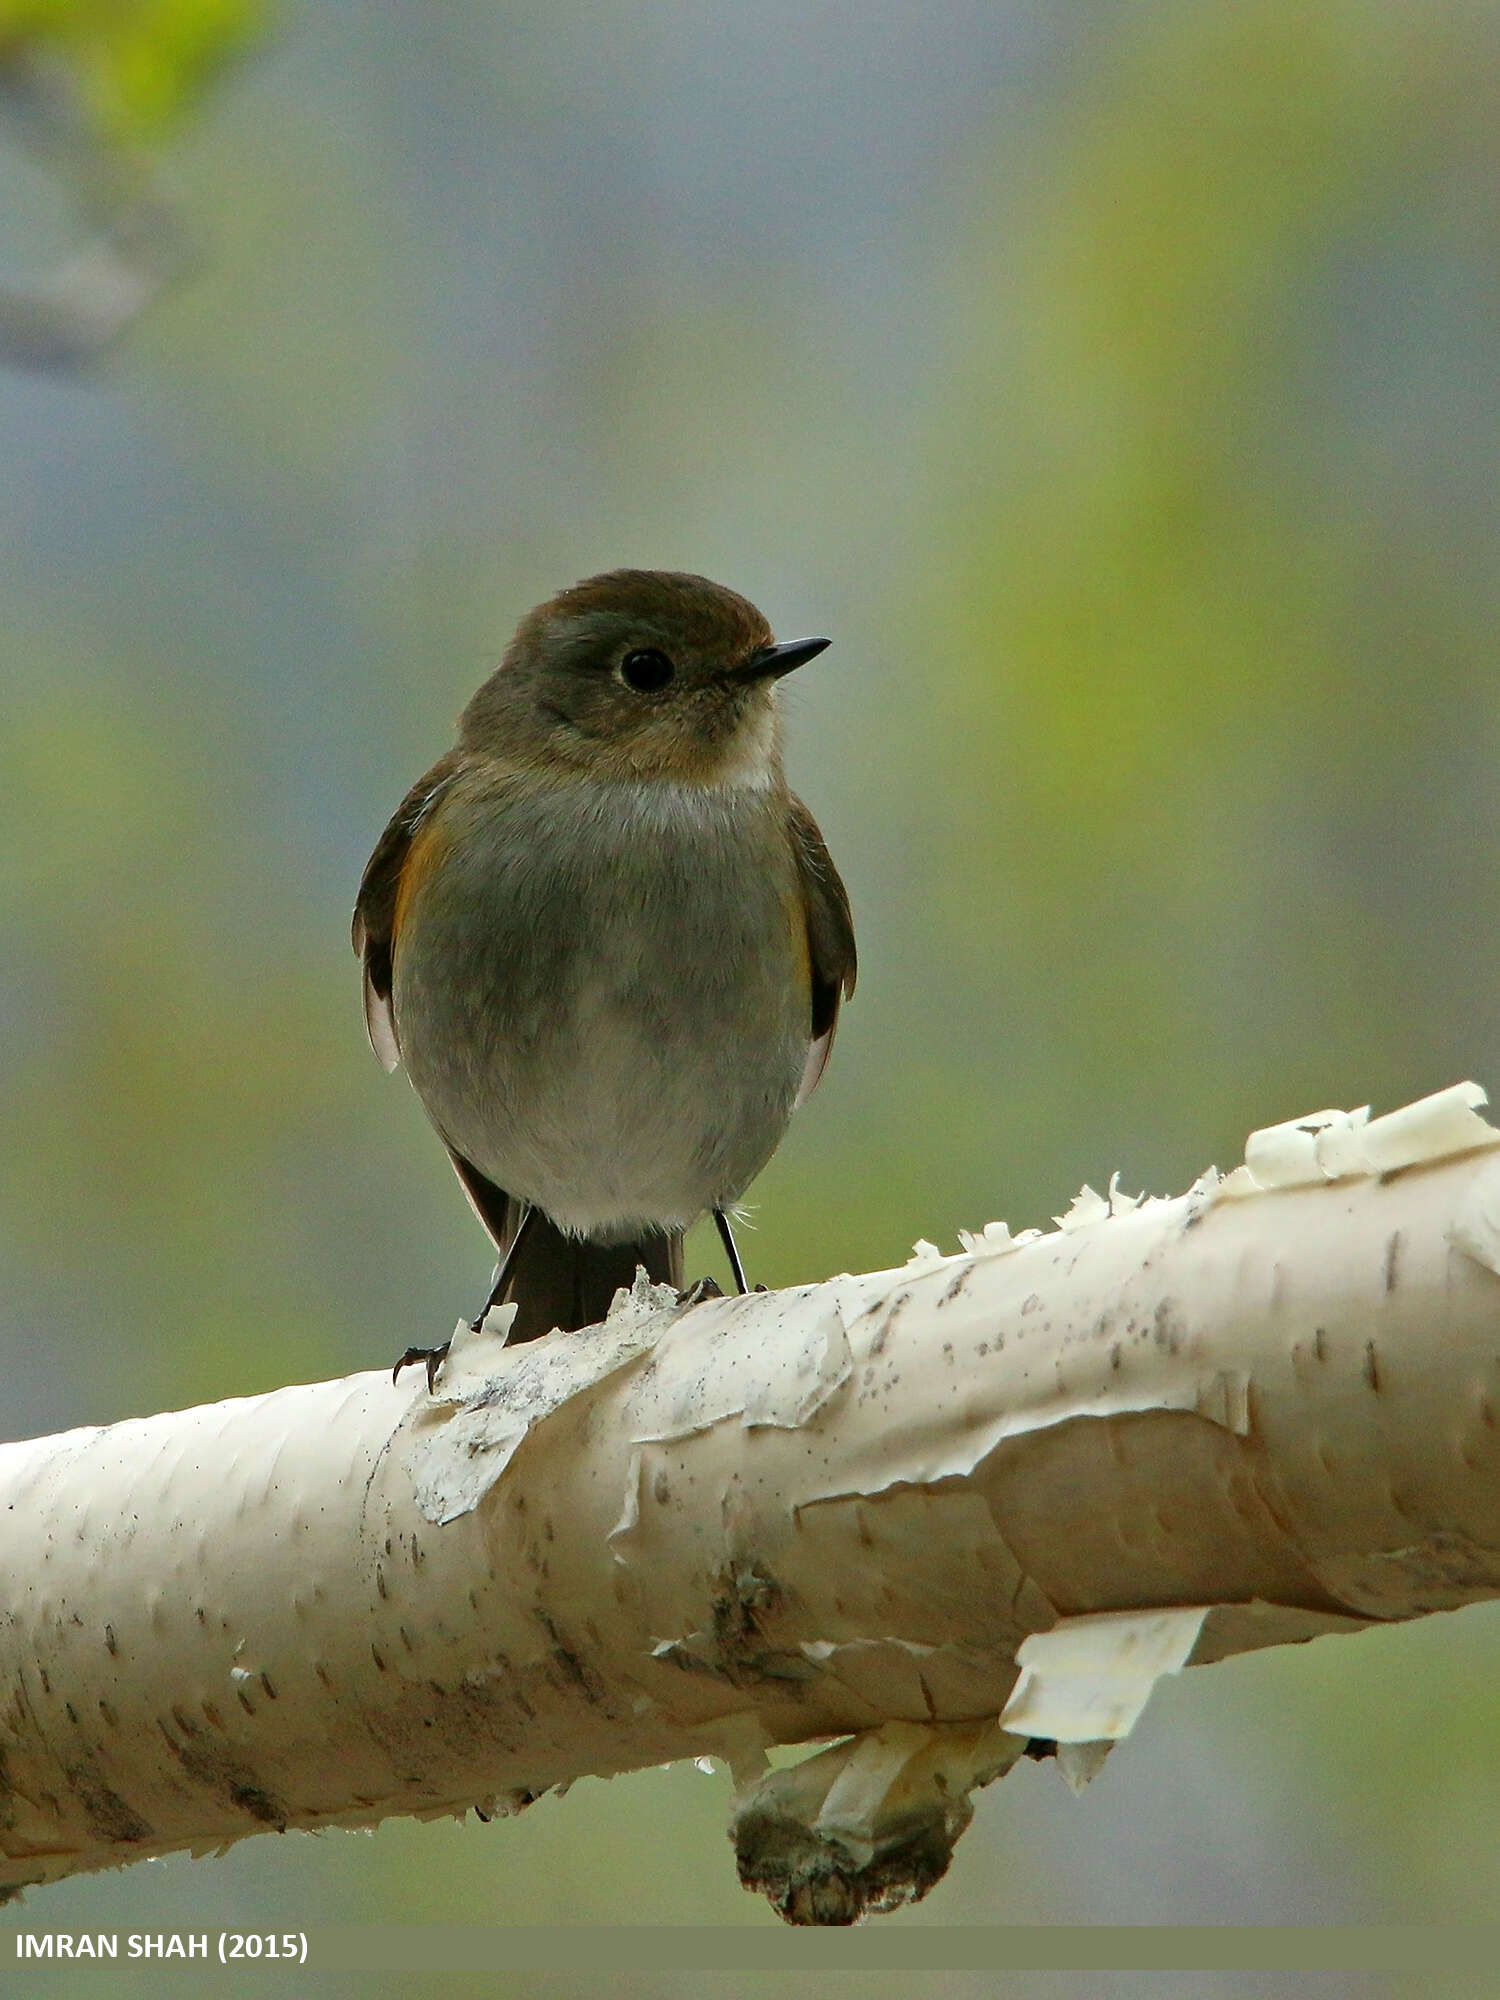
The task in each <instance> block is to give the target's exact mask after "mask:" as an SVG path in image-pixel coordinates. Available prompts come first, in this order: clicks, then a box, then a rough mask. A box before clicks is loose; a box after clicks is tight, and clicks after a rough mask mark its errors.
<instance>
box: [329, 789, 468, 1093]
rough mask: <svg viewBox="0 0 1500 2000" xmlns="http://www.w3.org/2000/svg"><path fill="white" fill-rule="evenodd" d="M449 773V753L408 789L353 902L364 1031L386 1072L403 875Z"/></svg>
mask: <svg viewBox="0 0 1500 2000" xmlns="http://www.w3.org/2000/svg"><path fill="white" fill-rule="evenodd" d="M453 774H454V759H453V756H452V754H451V753H450V754H449V755H448V756H447V757H443V758H441V759H440V760H439V761H438V762H437V763H436V764H434V765H433V767H432V769H431V770H430V771H429V772H428V773H427V774H426V776H425V777H422V778H419V779H418V780H417V782H416V783H415V784H414V785H413V786H412V788H411V790H410V791H409V792H408V793H407V795H406V797H405V798H404V799H403V800H402V801H401V803H400V805H399V806H397V808H396V810H395V812H394V813H393V814H392V815H391V820H390V824H389V825H388V826H387V827H386V830H385V832H384V833H383V834H381V836H380V838H379V840H378V841H377V842H376V843H375V852H374V853H373V854H372V855H371V856H370V859H369V861H368V863H367V864H366V866H365V872H364V878H363V880H362V881H361V882H360V885H359V895H358V896H357V897H356V898H355V903H354V924H353V928H352V931H351V939H352V942H353V945H354V949H355V951H356V952H357V953H358V955H359V957H360V959H361V960H362V961H363V964H364V975H365V978H364V984H365V1028H366V1030H367V1032H368V1034H369V1037H370V1047H371V1048H372V1049H373V1050H374V1051H375V1053H376V1055H377V1056H378V1057H379V1058H380V1061H381V1063H382V1064H383V1065H384V1066H385V1068H386V1069H388V1070H391V1069H395V1068H396V1066H397V1065H398V1064H399V1063H400V1061H401V1045H400V1043H399V1042H398V1041H397V1039H396V1016H395V1011H394V1009H393V1008H392V1005H391V954H392V952H393V950H394V948H395V943H396V918H397V904H398V902H399V900H400V893H401V875H402V870H403V869H404V868H405V866H406V862H407V858H408V856H409V855H410V853H411V845H412V841H413V839H414V838H415V837H416V835H417V833H418V831H419V830H420V829H421V827H422V825H423V824H424V822H425V821H426V820H427V819H428V817H429V815H430V814H431V813H432V811H433V809H434V807H436V805H437V804H438V801H439V800H440V799H441V798H442V796H443V794H444V792H445V791H446V790H447V789H448V786H449V784H450V783H451V782H452V779H453Z"/></svg>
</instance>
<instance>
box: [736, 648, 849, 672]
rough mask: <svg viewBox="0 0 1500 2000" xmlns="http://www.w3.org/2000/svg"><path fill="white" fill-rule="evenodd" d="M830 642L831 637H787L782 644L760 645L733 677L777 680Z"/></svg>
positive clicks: (814, 656) (813, 658)
mask: <svg viewBox="0 0 1500 2000" xmlns="http://www.w3.org/2000/svg"><path fill="white" fill-rule="evenodd" d="M832 644H833V641H832V640H831V639H788V640H787V642H786V644H785V645H784V646H762V647H761V649H760V651H759V652H758V653H752V654H751V655H750V657H749V659H748V660H746V662H745V664H744V666H742V667H741V668H740V670H739V672H738V673H737V674H736V675H735V679H736V680H742V681H779V680H780V679H781V676H782V675H783V674H789V673H791V671H792V669H793V668H794V667H803V666H806V664H807V662H808V661H809V660H815V659H816V658H817V657H818V655H819V653H821V652H822V651H823V649H824V648H825V647H826V646H831V645H832Z"/></svg>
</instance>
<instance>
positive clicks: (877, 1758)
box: [0, 1086, 1500, 1921]
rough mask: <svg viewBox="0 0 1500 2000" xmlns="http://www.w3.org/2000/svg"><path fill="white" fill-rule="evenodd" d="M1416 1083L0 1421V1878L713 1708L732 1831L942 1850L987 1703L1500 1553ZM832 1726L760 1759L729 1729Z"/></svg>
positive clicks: (505, 1802) (543, 1767) (1122, 1702)
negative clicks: (938, 1243)
mask: <svg viewBox="0 0 1500 2000" xmlns="http://www.w3.org/2000/svg"><path fill="white" fill-rule="evenodd" d="M1481 1102H1483V1094H1482V1093H1481V1092H1479V1091H1477V1090H1476V1089H1475V1088H1474V1087H1473V1086H1459V1087H1457V1088H1456V1089H1455V1090H1454V1091H1450V1092H1444V1093H1441V1094H1440V1095H1439V1096H1438V1097H1437V1098H1433V1099H1428V1100H1425V1101H1424V1103H1423V1104H1421V1105H1418V1106H1413V1107H1408V1108H1407V1110H1406V1111H1403V1112H1399V1113H1396V1114H1393V1115H1392V1116H1391V1117H1389V1118H1385V1119H1378V1120H1376V1121H1374V1122H1373V1123H1366V1122H1364V1121H1365V1116H1366V1114H1364V1113H1357V1114H1352V1115H1350V1114H1323V1115H1322V1117H1321V1119H1320V1120H1316V1119H1315V1120H1311V1121H1302V1122H1301V1123H1299V1124H1294V1125H1292V1126H1284V1127H1278V1128H1275V1129H1274V1130H1272V1131H1271V1132H1268V1133H1260V1134H1256V1135H1253V1137H1252V1141H1251V1143H1250V1145H1249V1147H1248V1148H1247V1159H1248V1164H1247V1167H1246V1168H1242V1169H1240V1170H1238V1171H1237V1173H1236V1174H1234V1175H1231V1176H1230V1177H1229V1179H1228V1180H1219V1179H1218V1177H1217V1176H1213V1175H1206V1176H1205V1177H1204V1178H1203V1179H1202V1180H1201V1181H1200V1182H1199V1183H1197V1185H1196V1186H1195V1187H1194V1188H1193V1189H1191V1190H1190V1191H1189V1193H1187V1194H1186V1195H1184V1196H1182V1197H1180V1198H1178V1199H1176V1200H1172V1201H1158V1200H1149V1201H1146V1202H1144V1203H1140V1204H1139V1205H1137V1204H1134V1203H1132V1202H1130V1201H1128V1200H1125V1199H1122V1198H1121V1197H1119V1196H1118V1195H1115V1194H1113V1193H1112V1196H1111V1198H1110V1199H1109V1200H1106V1199H1104V1198H1102V1197H1099V1196H1095V1195H1092V1194H1090V1193H1089V1192H1088V1191H1087V1190H1085V1192H1084V1194H1083V1195H1082V1196H1080V1197H1079V1199H1078V1201H1077V1202H1075V1204H1074V1207H1073V1209H1072V1211H1071V1212H1070V1214H1069V1215H1068V1217H1066V1218H1065V1219H1064V1220H1063V1222H1062V1225H1061V1226H1060V1227H1059V1228H1058V1229H1057V1230H1056V1231H1054V1232H1053V1233H1050V1234H1048V1235H1045V1236H1042V1235H1037V1234H1035V1232H1033V1233H1031V1235H1030V1236H1029V1237H1024V1238H1021V1239H1019V1240H1018V1241H1013V1240H1012V1239H1011V1238H1010V1237H1009V1236H1008V1235H1007V1234H1006V1232H1005V1231H1004V1228H1003V1226H1002V1225H992V1226H991V1228H990V1229H989V1230H987V1231H985V1232H984V1234H983V1235H982V1236H979V1237H977V1238H968V1239H966V1248H965V1251H964V1253H963V1254H961V1255H958V1256H954V1257H942V1256H940V1255H939V1254H938V1253H937V1252H935V1251H933V1250H932V1249H931V1247H930V1246H927V1245H919V1246H918V1252H917V1255H916V1256H915V1257H914V1258H913V1260H912V1262H911V1263H910V1264H908V1265H907V1266H905V1267H904V1268H902V1269H900V1270H896V1271H885V1272H876V1273H873V1274H868V1275H865V1276H860V1277H844V1278H836V1279H833V1280H831V1281H830V1282H828V1283H826V1284H823V1285H817V1286H812V1287H808V1288H805V1289H800V1290H792V1291H785V1292H780V1293H770V1294H764V1295H752V1296H750V1297H748V1298H743V1299H728V1300H723V1301H715V1302H710V1303H707V1304H703V1305H700V1306H697V1307H694V1308H690V1309H688V1310H685V1311H683V1310H678V1309H676V1307H675V1304H674V1302H673V1301H672V1296H671V1294H661V1293H653V1292H651V1291H650V1290H649V1288H646V1287H644V1285H642V1286H640V1287H638V1290H637V1294H636V1295H635V1296H634V1297H632V1298H629V1299H626V1300H623V1301H622V1302H620V1303H617V1307H616V1310H615V1312H614V1313H613V1314H612V1315H611V1317H610V1319H609V1321H608V1322H607V1323H606V1324H605V1326H604V1327H603V1328H602V1329H591V1330H589V1331H587V1332H584V1333H580V1334H557V1335H553V1336H551V1337H549V1338H548V1339H546V1340H544V1341H541V1342H536V1343H531V1344H528V1345H526V1346H524V1347H521V1348H518V1349H515V1350H506V1349H504V1348H503V1347H502V1346H501V1344H500V1342H499V1341H498V1340H497V1339H496V1338H495V1337H494V1335H493V1334H491V1333H488V1332H487V1333H485V1334H483V1335H481V1336H479V1337H477V1338H474V1337H469V1338H467V1339H461V1340H460V1341H459V1342H458V1343H457V1344H456V1345H455V1348H454V1353H453V1356H452V1358H451V1359H450V1362H449V1363H448V1365H447V1366H446V1367H445V1369H444V1370H443V1372H442V1374H441V1375H440V1376H439V1378H438V1384H437V1393H436V1395H435V1396H432V1397H429V1395H428V1393H427V1389H426V1385H425V1382H424V1381H422V1380H421V1371H420V1370H413V1371H411V1372H409V1373H408V1374H406V1375H404V1376H403V1377H402V1380H401V1384H400V1386H399V1387H397V1386H393V1385H392V1383H391V1380H390V1377H389V1375H388V1374H385V1373H380V1374H364V1375H357V1376H353V1377H350V1378H349V1379H347V1380H345V1381H339V1382H328V1383H314V1384H310V1385H306V1386H302V1387H297V1388H288V1389H283V1390H279V1391H276V1392H275V1393H274V1394H271V1395H267V1396H260V1397H255V1398H250V1399H247V1400H243V1401H236V1402H228V1403H220V1404H215V1405H213V1406H210V1407H208V1408H204V1409H197V1410H187V1411H182V1412H177V1413H174V1414H171V1415H165V1416H160V1417H153V1418H150V1419H147V1420H144V1421H132V1422H127V1423H121V1424H116V1425H113V1426H111V1427H109V1428H107V1429H102V1430H80V1431H73V1432H70V1433H68V1434H66V1435H65V1436H62V1437H56V1438H46V1439H38V1440H34V1441H31V1442H27V1443H21V1444H12V1445H7V1446H3V1447H0V1521H3V1522H4V1523H5V1529H4V1547H5V1562H4V1565H3V1575H0V1688H3V1709H0V1889H3V1888H9V1889H12V1890H14V1889H16V1888H19V1887H22V1886H24V1885H27V1884H31V1883H39V1882H46V1881H50V1880H53V1879H56V1878H58V1877H61V1876H64V1875H67V1874H69V1873H72V1872H75V1871H78V1870H83V1869H90V1868H99V1867H105V1866H110V1865H115V1864H118V1863H121V1862H124V1861H129V1860H134V1859H137V1858H141V1857H144V1856H146V1855H153V1854H162V1853H166V1852H169V1851H172V1850H174V1849H180V1848H189V1849H193V1850H195V1851H201V1850H204V1849H209V1848H214V1847H218V1846H221V1845H224V1844H226V1843H228V1842H231V1841H233V1840H236V1839H238V1838H240V1837H241V1836H243V1835H245V1834H248V1833H253V1832H256V1831H261V1830H265V1829H267V1828H275V1827H319V1826H329V1825H338V1826H355V1825H367V1824H370V1823H372V1822H374V1821H377V1820H379V1819H381V1818H383V1817H385V1816H387V1815H389V1814H393V1813H415V1814H419V1815H424V1816H430V1815H436V1814H447V1813H463V1812H464V1811H465V1810H467V1809H469V1808H471V1807H473V1808H478V1809H480V1810H482V1811H485V1812H495V1811H502V1812H504V1811H512V1810H516V1809H518V1808H519V1807H521V1806H523V1805H525V1804H526V1803H528V1802H529V1801H530V1800H531V1799H533V1798H534V1797H536V1796H537V1795H538V1794H539V1793H541V1792H543V1791H545V1790H546V1789H547V1788H548V1787H550V1786H554V1785H557V1784H561V1783H565V1782H567V1781H568V1780H570V1779H574V1778H577V1777H579V1776H580V1775H582V1774H584V1773H601V1774H602V1773H610V1772H615V1771H624V1770H629V1769H631V1768H635V1767H638V1766H643V1765H648V1764H655V1763H661V1762H664V1761H667V1760H670V1759H673V1758H680V1757H687V1756H701V1755H704V1754H706V1753H713V1754H718V1755H721V1756H723V1757H726V1758H727V1759H729V1760H730V1762H731V1765H732V1767H733V1769H734V1771H735V1775H736V1780H737V1783H738V1785H739V1788H740V1789H739V1796H738V1807H737V1813H738V1820H737V1838H738V1843H739V1849H740V1861H741V1870H742V1873H743V1874H744V1876H745V1878H746V1880H747V1881H749V1882H750V1883H752V1884H753V1885H755V1886H758V1887H761V1888H763V1889H765V1890H766V1891H767V1893H769V1894H770V1895H771V1896H772V1897H773V1900H775V1901H776V1902H777V1904H778V1906H779V1907H781V1908H782V1909H783V1912H784V1913H785V1914H787V1915H789V1916H791V1917H793V1918H794V1919H796V1920H800V1921H844V1920H847V1919H848V1918H849V1917H851V1916H854V1915H856V1914H858V1913H859V1912H860V1911H861V1910H862V1909H863V1908H866V1907H875V1908H880V1907H886V1906H889V1905H890V1904H892V1903H894V1902H897V1901H900V1900H903V1899H904V1898H907V1897H910V1896H912V1895H916V1894H921V1893H923V1891H924V1890H925V1889H926V1888H927V1887H928V1886H929V1885H930V1883H931V1882H932V1881H933V1880H935V1879H936V1877H937V1876H938V1875H939V1874H941V1872H942V1869H943V1867H944V1866H945V1865H946V1862H947V1857H948V1854H949V1851H950V1849H951V1846H952V1842H953V1840H954V1839H955V1838H956V1837H957V1834H958V1833H959V1832H960V1831H961V1830H962V1827H963V1825H964V1823H965V1822H966V1820H967V1818H968V1815H969V1804H968V1794H969V1792H970V1791H971V1790H972V1788H973V1787H974V1786H975V1785H976V1784H978V1783H982V1782H985V1781H987V1780H988V1779H989V1778H991V1777H994V1776H996V1775H998V1774H999V1773H1000V1772H1001V1771H1002V1770H1004V1769H1005V1768H1006V1767H1007V1766H1008V1765H1009V1764H1010V1763H1011V1762H1013V1761H1014V1759H1015V1758H1016V1756H1018V1755H1019V1754H1020V1753H1021V1751H1022V1750H1023V1748H1024V1747H1025V1746H1026V1745H1027V1743H1028V1740H1031V1741H1032V1742H1033V1747H1037V1745H1036V1740H1037V1739H1041V1740H1042V1741H1043V1742H1044V1743H1048V1744H1050V1743H1056V1744H1057V1745H1058V1746H1059V1756H1060V1759H1061V1761H1062V1764H1063V1767H1064V1771H1065V1775H1069V1776H1070V1777H1072V1778H1073V1779H1074V1781H1075V1782H1082V1780H1083V1779H1084V1778H1085V1777H1086V1776H1087V1775H1089V1773H1090V1772H1091V1770H1092V1769H1093V1768H1094V1767H1095V1766H1096V1764H1097V1762H1098V1761H1099V1758H1100V1756H1101V1755H1102V1748H1101V1747H1100V1746H1107V1744H1108V1743H1109V1742H1110V1741H1112V1740H1114V1739H1116V1738H1117V1737H1119V1736H1121V1735H1123V1734H1124V1733H1125V1732H1126V1731H1127V1730H1128V1729H1129V1727H1130V1726H1131V1724H1132V1723H1133V1721H1134V1719H1135V1717H1136V1716H1137V1715H1138V1714H1139V1712H1140V1709H1141V1707H1142V1705H1143V1704H1144V1702H1145V1699H1146V1697H1147V1695H1148V1694H1149V1692H1150V1689H1151V1687H1152V1685H1153V1683H1154V1681H1155V1680H1156V1679H1157V1678H1158V1677H1159V1676H1160V1675H1161V1674H1162V1673H1164V1672H1170V1671H1174V1670H1175V1669H1176V1668H1178V1667H1180V1666H1182V1665H1185V1664H1190V1663H1207V1662H1209V1661H1212V1660H1215V1659H1219V1658H1222V1657H1224V1656H1225V1655H1227V1654H1230V1653H1234V1652H1238V1651H1241V1650H1244V1649H1246V1648H1248V1647H1254V1646H1261V1645H1267V1644H1275V1643H1282V1642H1285V1641H1290V1640H1298V1639H1304V1638H1308V1637H1311V1636H1313V1635H1315V1634H1318V1633H1322V1632H1330V1631H1341V1630H1344V1631H1352V1630H1358V1629H1360V1628H1361V1627H1363V1626H1366V1625H1368V1624H1371V1623H1376V1622H1380V1621H1384V1620H1389V1619H1398V1618H1410V1617H1415V1616H1418V1615H1420V1614H1423V1613H1426V1612H1432V1611H1438V1610H1443V1609H1446V1608H1449V1607H1452V1606H1457V1605H1461V1604H1466V1603H1470V1602H1473V1601H1475V1600H1477V1599H1480V1598H1486V1597H1491V1596H1494V1595H1496V1594H1497V1592H1500V1153H1497V1152H1496V1150H1495V1148H1496V1147H1497V1145H1500V1134H1497V1133H1496V1132H1494V1131H1493V1130H1492V1129H1491V1128H1490V1127H1489V1126H1488V1125H1486V1124H1485V1123H1484V1122H1483V1120H1481V1119H1480V1118H1479V1117H1478V1116H1477V1115H1476V1114H1475V1112H1474V1110H1473V1108H1472V1107H1473V1106H1474V1105H1475V1104H1476V1103H1481ZM833 1737H847V1738H848V1739H849V1740H848V1741H846V1742H843V1743H840V1744H838V1745H837V1746H836V1747H835V1748H833V1749H831V1750H826V1751H824V1752H823V1753H822V1754H821V1755H819V1756H816V1757H814V1758H812V1759H811V1760H810V1761H808V1762H804V1763H802V1764H800V1765H798V1766H796V1767H795V1768H793V1769H790V1770H780V1771H777V1772H775V1773H771V1774H766V1767H765V1761H764V1755H763V1753H764V1752H765V1750H766V1749H767V1748H768V1747H769V1746H772V1745H777V1744H805V1743H811V1742H816V1741H818V1740H820V1739H828V1738H833Z"/></svg>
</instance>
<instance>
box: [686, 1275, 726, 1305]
mask: <svg viewBox="0 0 1500 2000" xmlns="http://www.w3.org/2000/svg"><path fill="white" fill-rule="evenodd" d="M723 1296H724V1294H723V1291H722V1290H721V1289H720V1287H719V1286H718V1285H716V1284H715V1283H714V1281H713V1279H712V1278H699V1279H697V1280H695V1282H694V1283H693V1284H691V1285H689V1286H688V1288H687V1290H686V1291H685V1292H679V1293H678V1294H677V1309H678V1311H679V1312H685V1311H686V1310H687V1308H688V1307H689V1306H701V1305H702V1303H703V1301H704V1300H705V1299H722V1298H723Z"/></svg>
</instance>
